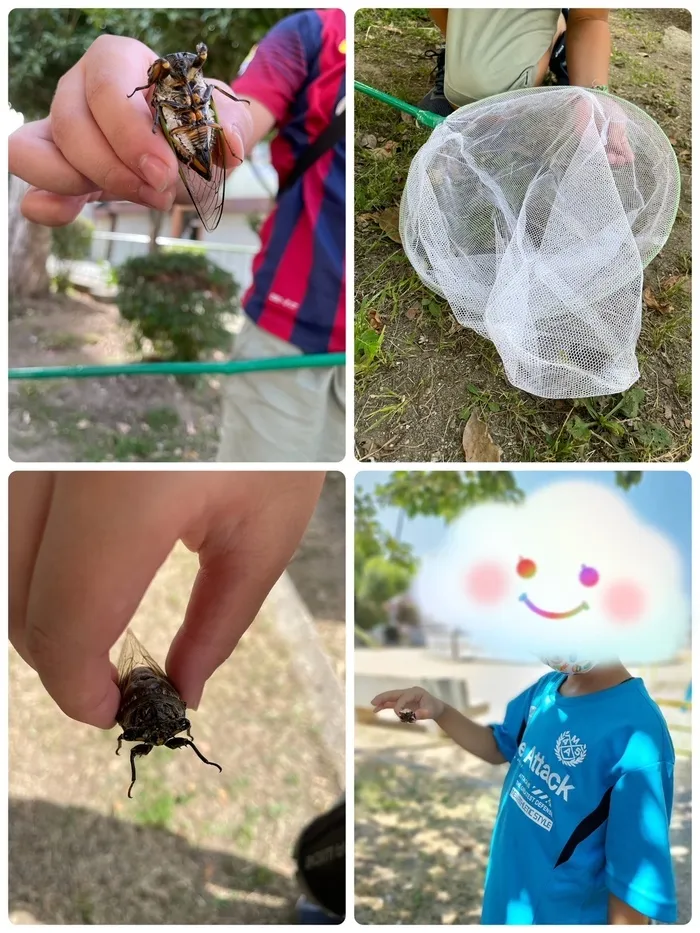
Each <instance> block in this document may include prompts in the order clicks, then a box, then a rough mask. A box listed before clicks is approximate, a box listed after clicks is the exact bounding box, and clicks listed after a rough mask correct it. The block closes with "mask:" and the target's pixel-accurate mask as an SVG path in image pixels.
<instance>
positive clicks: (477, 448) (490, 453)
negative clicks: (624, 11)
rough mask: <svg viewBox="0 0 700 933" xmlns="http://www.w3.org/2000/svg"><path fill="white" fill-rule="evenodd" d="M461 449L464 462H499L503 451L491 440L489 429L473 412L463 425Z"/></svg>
mask: <svg viewBox="0 0 700 933" xmlns="http://www.w3.org/2000/svg"><path fill="white" fill-rule="evenodd" d="M462 449H463V450H464V459H465V462H466V463H500V460H501V454H502V453H503V451H502V450H501V448H500V447H497V446H496V444H494V442H493V438H492V437H491V435H490V434H489V430H488V428H487V426H486V425H485V424H484V422H483V421H480V420H479V417H478V416H477V414H476V412H474V413H473V414H472V415H471V417H470V418H469V421H467V423H466V424H465V426H464V431H463V433H462Z"/></svg>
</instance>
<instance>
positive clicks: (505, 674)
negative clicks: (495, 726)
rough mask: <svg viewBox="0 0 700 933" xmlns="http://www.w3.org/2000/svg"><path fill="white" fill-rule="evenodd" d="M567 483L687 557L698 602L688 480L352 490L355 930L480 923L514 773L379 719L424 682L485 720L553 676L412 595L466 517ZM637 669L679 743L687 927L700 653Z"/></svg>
mask: <svg viewBox="0 0 700 933" xmlns="http://www.w3.org/2000/svg"><path fill="white" fill-rule="evenodd" d="M562 480H570V481H574V482H575V481H577V480H578V481H581V480H585V481H587V482H589V483H600V484H602V485H603V486H607V487H608V488H612V489H616V490H618V491H619V492H620V494H621V495H623V496H624V497H625V499H626V500H627V501H628V503H629V505H630V506H631V507H632V508H633V509H634V511H635V512H636V514H637V515H638V516H639V518H640V519H641V520H642V521H644V522H645V523H646V524H648V525H650V526H651V527H652V528H654V529H655V530H657V531H659V532H661V533H663V534H664V535H666V536H667V537H668V538H669V539H670V540H671V541H672V542H673V544H675V546H676V548H677V549H678V551H679V552H680V554H681V557H682V563H683V577H684V587H686V588H687V591H688V593H689V592H690V585H691V575H692V564H691V517H690V516H691V510H690V505H691V480H690V476H689V475H688V474H687V473H683V472H668V471H663V472H641V471H604V472H602V471H601V472H598V471H595V472H592V471H586V472H583V471H580V472H579V471H566V472H560V471H550V470H547V471H527V472H526V471H513V472H510V471H480V472H477V471H460V472H458V471H450V472H442V471H440V472H427V471H420V470H415V471H394V472H385V471H377V472H371V473H369V472H363V473H359V474H358V475H357V477H356V481H355V567H354V576H355V584H354V585H355V590H354V594H355V597H354V598H355V652H354V663H355V719H356V723H355V847H354V851H355V916H356V918H357V920H358V921H359V922H361V923H382V924H384V923H386V924H397V923H401V924H405V923H407V924H452V923H478V922H479V919H480V915H481V903H482V892H483V879H484V871H485V868H486V862H487V859H488V851H489V845H490V839H491V832H492V830H493V825H494V820H495V816H496V811H497V807H498V801H499V798H500V791H501V786H502V783H503V778H504V774H505V771H504V769H503V768H501V767H497V766H491V765H488V764H486V763H485V762H482V761H480V760H479V759H477V758H475V757H474V756H471V755H468V754H466V753H465V752H464V751H463V750H462V749H460V748H458V747H457V746H456V745H454V743H452V742H451V741H450V740H449V739H448V738H447V737H446V736H444V734H443V733H442V732H441V731H440V730H439V729H438V728H437V726H436V725H435V724H434V723H432V722H429V723H420V724H417V725H410V726H408V725H404V724H402V723H400V722H398V720H397V719H396V717H395V716H394V715H393V714H392V713H390V712H389V713H382V714H380V715H379V716H375V715H374V714H373V712H372V706H371V702H370V701H371V699H372V697H373V696H375V695H376V694H377V693H379V692H381V691H383V690H391V689H397V688H399V687H408V686H411V685H413V684H420V685H421V686H424V687H425V688H426V689H427V690H429V691H430V692H432V693H433V694H435V695H437V696H439V697H440V698H441V699H443V700H444V701H445V702H448V703H450V704H451V705H453V706H455V707H456V708H457V709H459V710H461V711H462V712H463V713H464V714H465V715H467V716H469V717H470V718H472V719H475V720H476V721H477V722H481V723H485V724H486V723H491V722H498V721H500V720H501V718H502V717H503V715H504V712H505V708H506V705H507V703H508V701H509V700H511V699H512V698H513V697H514V696H516V695H517V694H518V693H520V692H521V691H522V690H524V689H525V688H526V687H528V686H529V685H530V684H532V683H533V682H534V681H535V680H537V679H538V678H539V677H541V676H542V675H543V674H544V673H546V672H547V670H549V669H548V668H546V667H545V666H544V665H543V664H540V663H538V662H537V661H536V660H534V659H533V663H531V664H524V663H512V662H509V661H505V660H504V659H503V658H505V657H507V656H508V646H507V645H504V646H503V657H498V656H497V655H496V654H495V653H490V654H487V653H486V652H485V651H484V650H483V648H481V647H480V646H479V645H478V644H476V642H475V641H473V640H471V639H470V637H469V632H468V631H465V630H464V629H459V628H454V627H450V626H448V625H446V624H445V623H444V621H442V620H441V619H439V618H432V617H428V616H427V615H426V614H425V613H424V612H421V609H420V608H419V606H418V604H417V602H416V601H415V600H414V597H413V592H412V588H413V586H414V581H415V579H416V576H417V574H418V571H419V569H420V566H421V560H422V559H424V558H426V557H427V556H428V555H430V554H431V553H432V552H435V551H439V549H440V546H441V544H442V543H443V542H444V541H445V539H446V537H447V535H448V533H449V530H450V526H451V525H452V524H453V523H454V522H455V521H456V520H457V519H459V518H460V517H461V516H464V515H465V513H467V512H468V510H469V509H470V508H473V507H474V506H477V505H480V504H483V503H489V502H499V503H519V502H520V503H522V502H525V501H526V500H527V497H528V495H529V494H531V493H533V492H535V491H536V490H540V489H542V488H543V487H545V486H549V485H551V484H553V483H557V482H561V481H562ZM690 648H691V645H690V626H688V636H687V640H686V644H685V647H684V648H683V649H682V650H681V651H680V652H679V653H678V654H677V655H676V656H675V657H673V658H672V659H670V660H669V662H668V663H666V664H660V665H655V666H647V667H644V668H634V667H630V670H631V672H632V674H634V675H635V676H641V677H643V678H644V681H645V683H646V686H647V689H648V690H649V692H650V694H651V695H652V697H653V698H654V699H655V700H656V702H657V703H658V704H659V706H660V708H661V711H662V713H663V714H664V716H665V717H666V720H667V723H668V726H669V729H670V732H671V737H672V739H673V742H674V746H675V750H676V756H677V765H676V792H675V803H674V813H673V822H672V827H671V832H672V853H673V856H674V860H675V869H676V883H677V887H678V898H679V919H678V922H679V923H687V922H688V921H689V919H690V897H691V805H690V795H691V730H690V724H691V706H692V689H691V676H692V673H691V652H690Z"/></svg>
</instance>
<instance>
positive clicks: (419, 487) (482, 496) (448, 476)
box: [377, 470, 523, 522]
mask: <svg viewBox="0 0 700 933" xmlns="http://www.w3.org/2000/svg"><path fill="white" fill-rule="evenodd" d="M377 499H378V501H379V502H380V503H381V504H382V505H393V506H397V507H398V508H400V509H403V510H404V512H405V513H406V515H407V516H408V517H409V518H415V517H416V516H417V515H431V516H437V517H439V518H443V519H444V520H445V521H446V522H452V521H454V520H455V519H456V518H457V517H458V516H459V515H461V514H462V512H463V511H464V510H465V509H468V508H470V507H471V506H473V505H479V504H480V503H482V502H506V503H517V502H521V501H522V499H523V493H522V491H521V490H520V489H519V488H518V485H517V483H516V481H515V478H514V477H513V474H512V473H509V472H506V471H504V470H498V471H496V470H484V471H474V470H461V471H459V472H452V471H450V472H439V473H433V472H429V471H427V470H397V471H396V472H394V473H392V474H391V478H390V479H389V480H388V482H386V483H384V485H382V486H379V487H377Z"/></svg>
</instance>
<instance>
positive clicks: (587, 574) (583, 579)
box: [578, 564, 600, 586]
mask: <svg viewBox="0 0 700 933" xmlns="http://www.w3.org/2000/svg"><path fill="white" fill-rule="evenodd" d="M578 579H579V583H581V585H582V586H595V585H596V583H597V582H598V580H600V574H599V573H598V571H597V570H596V569H595V567H587V566H586V565H585V564H584V565H583V566H582V567H581V572H580V573H579V575H578Z"/></svg>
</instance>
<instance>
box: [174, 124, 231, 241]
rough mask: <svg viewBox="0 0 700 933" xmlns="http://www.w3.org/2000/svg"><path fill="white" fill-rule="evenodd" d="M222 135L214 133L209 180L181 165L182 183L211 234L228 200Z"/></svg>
mask: <svg viewBox="0 0 700 933" xmlns="http://www.w3.org/2000/svg"><path fill="white" fill-rule="evenodd" d="M222 135H223V134H222V133H221V131H220V130H215V131H214V145H213V146H212V153H211V173H210V174H211V177H210V178H209V179H206V178H203V177H202V176H201V175H200V174H199V173H198V172H195V171H194V169H192V168H190V166H189V165H186V164H185V163H184V162H182V161H181V162H180V165H179V168H180V178H181V179H182V183H183V185H184V186H185V188H187V193H188V194H189V196H190V199H191V201H192V203H193V204H194V206H195V210H196V211H197V213H198V214H199V219H200V220H201V221H202V223H203V224H204V227H205V229H206V230H208V231H209V232H210V233H211V231H212V230H216V228H217V227H218V226H219V221H220V220H221V215H222V214H223V211H224V200H225V198H226V161H225V153H224V149H223V144H222Z"/></svg>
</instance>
